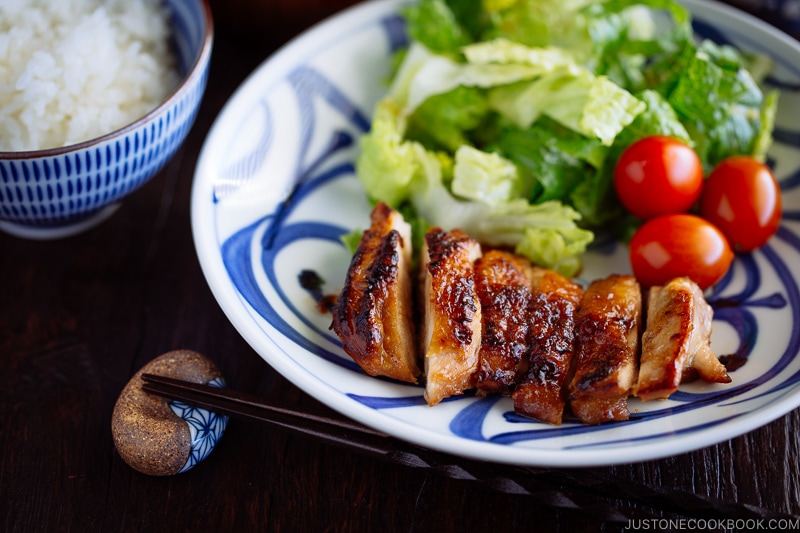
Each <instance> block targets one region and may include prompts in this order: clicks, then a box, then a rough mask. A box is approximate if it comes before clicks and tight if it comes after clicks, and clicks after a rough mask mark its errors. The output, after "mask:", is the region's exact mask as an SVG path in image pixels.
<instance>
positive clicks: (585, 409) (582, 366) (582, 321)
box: [569, 275, 642, 424]
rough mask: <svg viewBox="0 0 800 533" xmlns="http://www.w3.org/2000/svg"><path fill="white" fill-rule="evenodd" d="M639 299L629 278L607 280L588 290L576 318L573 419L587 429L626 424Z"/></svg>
mask: <svg viewBox="0 0 800 533" xmlns="http://www.w3.org/2000/svg"><path fill="white" fill-rule="evenodd" d="M641 310H642V295H641V290H640V288H639V283H638V282H637V281H636V279H635V278H634V277H633V276H626V275H611V276H609V277H607V278H604V279H600V280H596V281H593V282H592V283H590V284H589V286H588V287H587V288H586V292H585V293H584V295H583V298H582V299H581V303H580V307H579V308H578V312H577V314H576V317H575V338H576V349H575V361H574V369H575V373H574V376H573V377H572V381H571V382H570V386H569V395H570V396H569V403H570V407H571V409H572V412H573V414H574V415H575V416H576V417H577V418H578V419H579V420H580V421H581V422H583V423H585V424H599V423H602V422H609V421H613V420H627V419H628V418H629V416H630V412H629V411H628V396H629V394H630V393H631V391H632V389H633V387H634V386H635V385H636V378H637V373H638V356H639V330H640V327H641V314H642V313H641Z"/></svg>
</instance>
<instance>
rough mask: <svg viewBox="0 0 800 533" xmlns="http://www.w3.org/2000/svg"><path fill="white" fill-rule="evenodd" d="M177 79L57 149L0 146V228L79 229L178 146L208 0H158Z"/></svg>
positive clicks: (36, 234) (203, 63)
mask: <svg viewBox="0 0 800 533" xmlns="http://www.w3.org/2000/svg"><path fill="white" fill-rule="evenodd" d="M164 5H165V6H166V7H167V8H168V10H169V12H170V17H171V20H170V24H171V28H172V36H171V40H172V46H173V49H174V53H175V56H176V57H175V59H176V61H177V69H178V73H179V75H180V81H179V83H178V85H177V86H176V87H175V88H174V89H173V90H172V92H170V93H169V95H168V96H167V98H166V99H164V100H163V101H162V102H161V103H160V104H159V105H158V106H157V107H155V108H154V109H153V110H152V111H150V112H149V113H147V114H146V115H145V116H143V117H141V118H139V119H138V120H136V121H134V122H132V123H131V124H129V125H127V126H125V127H122V128H120V129H118V130H116V131H113V132H111V133H108V134H106V135H103V136H100V137H98V138H95V139H91V140H88V141H84V142H80V143H77V144H72V145H69V146H64V147H60V148H52V149H43V150H35V151H21V152H2V151H0V230H3V231H5V232H7V233H10V234H13V235H16V236H19V237H24V238H32V239H53V238H61V237H66V236H70V235H74V234H77V233H80V232H82V231H85V230H87V229H89V228H91V227H93V226H95V225H96V224H98V223H100V222H102V221H103V220H105V219H106V218H107V217H109V216H110V215H111V214H112V213H113V212H114V211H115V210H116V209H117V208H118V207H119V205H120V202H121V200H122V199H123V198H124V197H125V196H127V195H129V194H130V193H131V192H133V191H134V190H136V189H138V188H139V187H140V186H141V185H143V184H144V183H145V182H147V181H148V180H149V179H150V178H152V177H153V176H154V175H155V174H156V173H157V172H158V171H159V170H160V169H161V168H163V167H164V165H165V164H166V163H167V162H168V161H169V160H170V159H171V158H172V156H173V155H174V154H175V152H176V151H177V150H178V149H179V148H180V147H181V145H182V143H183V142H184V140H185V139H186V136H187V134H188V132H189V130H190V129H191V127H192V125H193V123H194V120H195V118H196V116H197V112H198V109H199V106H200V102H201V100H202V97H203V94H204V92H205V87H206V81H207V77H208V67H209V61H210V57H211V48H212V42H213V22H212V16H211V10H210V7H209V5H208V2H207V0H164Z"/></svg>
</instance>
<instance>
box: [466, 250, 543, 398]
mask: <svg viewBox="0 0 800 533" xmlns="http://www.w3.org/2000/svg"><path fill="white" fill-rule="evenodd" d="M531 268H532V267H531V264H530V262H528V260H527V259H525V258H523V257H520V256H517V255H514V254H511V253H508V252H504V251H502V250H490V251H488V252H486V253H485V254H484V255H483V256H482V257H481V258H480V259H478V260H477V261H475V284H476V286H477V290H478V298H479V299H480V303H481V316H482V329H481V345H480V351H479V353H478V369H477V371H476V372H475V374H474V375H473V376H472V379H473V383H474V386H475V387H476V388H477V389H478V394H489V393H503V394H506V393H508V392H510V390H511V388H512V387H513V386H514V385H515V384H516V383H517V381H518V375H519V373H520V370H523V371H524V369H525V367H526V366H527V351H528V329H529V320H528V316H527V308H528V302H529V301H530V296H531V291H530V280H529V278H528V274H527V273H528V271H529V270H530V269H531Z"/></svg>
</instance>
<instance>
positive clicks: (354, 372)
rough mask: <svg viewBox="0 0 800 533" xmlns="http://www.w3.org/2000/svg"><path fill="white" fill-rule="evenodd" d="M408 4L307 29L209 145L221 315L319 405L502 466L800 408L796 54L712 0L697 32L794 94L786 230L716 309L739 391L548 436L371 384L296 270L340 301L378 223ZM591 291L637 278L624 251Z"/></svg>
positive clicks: (619, 456)
mask: <svg viewBox="0 0 800 533" xmlns="http://www.w3.org/2000/svg"><path fill="white" fill-rule="evenodd" d="M402 4H403V2H400V1H397V0H384V1H376V2H367V3H364V4H361V5H358V6H356V7H354V8H351V9H349V10H347V11H345V12H343V13H341V14H340V15H338V16H336V17H334V18H332V19H329V20H327V21H325V22H323V23H322V24H320V25H318V26H316V27H314V28H312V29H311V30H310V31H308V32H306V33H304V34H303V35H301V36H300V37H298V38H297V39H295V40H294V41H292V42H291V43H289V44H288V45H287V46H286V47H284V48H283V49H281V50H280V51H279V52H278V53H276V54H275V55H274V56H273V57H271V58H269V60H267V61H266V62H265V63H264V64H263V65H262V66H261V67H259V68H258V69H257V70H256V71H255V72H254V73H253V74H252V75H251V77H250V78H249V79H248V80H247V81H246V82H245V83H244V84H243V85H242V87H241V88H240V89H239V90H238V91H237V92H236V94H235V95H234V96H233V97H232V98H231V100H230V101H229V102H228V104H227V105H226V106H225V108H224V109H223V111H222V113H221V114H220V116H219V117H218V119H217V120H216V122H215V124H214V126H213V128H212V130H211V131H210V133H209V135H208V138H207V139H206V142H205V146H204V148H203V151H202V154H201V157H200V160H199V162H198V166H197V172H196V176H195V183H194V189H193V192H192V227H193V232H194V239H195V243H196V247H197V253H198V256H199V259H200V263H201V265H202V268H203V271H204V273H205V276H206V278H207V280H208V283H209V285H210V287H211V289H212V291H213V293H214V295H215V297H216V298H217V300H218V302H219V304H220V305H221V307H222V309H223V310H224V312H225V313H226V315H227V316H228V318H229V319H230V320H231V322H232V323H233V324H234V326H235V327H236V328H237V329H238V331H239V332H240V333H241V334H242V336H243V337H244V338H245V339H246V340H247V342H248V343H250V345H251V346H252V347H253V348H254V349H255V350H256V351H257V352H258V353H259V354H260V355H261V356H262V357H263V358H264V360H265V361H267V362H268V363H269V364H270V365H271V366H272V367H274V368H275V369H276V370H277V371H279V372H280V373H281V374H283V375H284V376H286V378H288V379H289V380H290V381H292V382H293V383H295V384H296V385H297V386H299V387H300V388H301V389H303V390H304V391H306V392H307V393H308V394H310V395H312V396H313V397H315V398H317V399H318V400H320V401H322V402H324V403H326V404H327V405H329V406H331V407H333V408H334V409H336V410H338V411H340V412H342V413H344V414H345V415H347V416H349V417H352V418H354V419H356V420H358V421H360V422H363V423H364V424H366V425H368V426H372V427H374V428H377V429H379V430H381V431H384V432H386V433H388V434H391V435H394V436H396V437H399V438H401V439H405V440H408V441H411V442H414V443H416V444H419V445H422V446H426V447H429V448H434V449H438V450H443V451H446V452H450V453H453V454H458V455H463V456H468V457H473V458H479V459H485V460H488V461H495V462H501V463H516V464H525V465H542V466H593V465H608V464H615V463H629V462H635V461H642V460H648V459H655V458H660V457H665V456H671V455H675V454H678V453H681V452H686V451H689V450H693V449H697V448H701V447H704V446H709V445H711V444H714V443H717V442H720V441H724V440H727V439H730V438H732V437H735V436H738V435H741V434H743V433H745V432H747V431H750V430H752V429H755V428H757V427H759V426H762V425H764V424H766V423H768V422H770V421H772V420H774V419H776V418H778V417H780V416H782V415H784V414H785V413H787V412H789V411H790V410H792V409H794V408H796V407H797V406H798V405H800V357H796V356H797V354H798V352H800V326H798V324H799V323H800V320H799V319H800V291H799V290H798V280H799V279H800V221H799V219H800V190H799V189H800V187H798V184H800V129H799V128H798V126H797V124H798V120H797V119H798V118H800V92H799V89H798V86H800V45H798V43H797V42H795V41H793V40H792V39H790V38H789V37H787V36H785V35H783V34H779V33H778V32H777V31H775V30H773V29H771V28H770V27H768V26H767V25H765V24H762V23H760V22H758V21H756V20H755V19H753V18H751V17H749V16H745V15H743V14H740V13H739V12H735V11H733V10H731V9H728V8H725V7H720V6H719V5H716V4H714V3H712V2H701V1H696V0H692V1H688V0H687V1H686V5H687V6H688V7H689V8H690V9H691V10H692V12H693V13H694V14H695V20H696V23H697V24H696V30H697V31H698V33H699V34H701V35H704V36H709V37H713V38H714V39H715V40H722V41H726V42H731V43H734V44H736V45H737V46H739V47H740V48H742V49H747V50H757V51H761V52H765V53H768V54H770V55H772V56H773V57H774V58H775V59H776V61H777V68H776V71H775V73H774V75H773V76H772V78H771V82H772V84H773V85H775V86H778V87H780V88H781V89H782V97H781V104H780V112H779V114H778V129H777V132H776V142H775V145H774V148H773V150H772V151H771V154H770V157H771V158H772V160H773V162H774V163H775V167H774V168H775V170H776V174H777V176H778V178H779V179H780V180H781V181H782V186H783V192H784V204H785V207H784V221H783V224H782V225H781V228H780V229H779V231H778V234H777V235H776V236H775V237H774V238H773V239H772V240H771V241H770V242H769V243H768V244H767V245H766V246H765V247H764V248H763V249H762V250H760V251H758V252H756V253H753V254H752V255H749V256H741V257H738V258H737V259H736V261H735V263H734V267H733V268H732V271H731V274H730V275H729V276H728V277H727V278H726V279H725V281H724V282H723V283H722V284H721V285H720V286H719V288H718V290H717V292H716V293H715V294H714V295H713V297H712V298H711V301H712V302H713V304H714V306H715V309H716V318H715V321H714V336H713V339H712V345H713V346H712V347H713V348H714V350H715V351H716V352H717V353H719V354H726V353H733V352H738V353H739V355H740V356H741V357H744V358H746V362H745V364H744V365H743V366H742V367H741V368H739V369H737V370H736V371H734V372H732V374H731V375H732V378H733V383H732V384H729V385H707V384H700V383H693V384H689V385H686V386H682V387H681V389H680V391H679V392H677V393H676V394H674V395H673V396H672V398H671V399H670V400H668V401H664V402H650V403H641V402H639V401H637V400H631V409H632V416H631V420H630V421H628V422H623V423H613V424H606V425H600V426H585V425H580V424H577V423H571V422H567V423H565V424H564V425H563V426H561V427H553V426H548V425H545V424H541V423H538V422H535V421H532V420H529V419H525V418H522V417H520V416H517V415H515V414H514V413H513V405H512V402H511V401H510V400H509V399H508V398H500V397H489V398H483V399H479V398H477V397H475V396H473V395H465V396H462V397H459V398H457V399H454V400H452V401H445V402H443V403H441V404H439V405H437V406H435V407H428V406H427V405H426V404H425V402H424V400H423V399H422V389H421V387H417V386H411V385H403V384H398V383H393V382H390V381H387V380H382V379H377V378H371V377H368V376H366V375H365V374H363V373H362V372H361V371H360V370H359V369H358V368H357V367H356V365H355V364H354V363H353V361H352V360H350V359H349V358H348V357H347V356H346V355H345V354H344V352H343V351H342V350H341V345H340V343H339V341H338V339H337V338H336V337H335V336H334V335H333V334H332V332H330V331H329V325H330V315H329V314H326V313H322V312H320V311H318V310H317V306H316V302H315V298H314V296H313V295H312V294H311V293H309V292H308V291H307V290H305V289H303V288H302V287H301V285H300V283H299V280H298V278H299V275H300V273H301V272H302V271H304V270H310V271H313V272H315V273H317V274H318V275H319V276H321V277H322V279H323V280H324V281H325V285H324V287H323V292H324V293H326V294H332V293H336V292H338V291H339V289H340V288H341V285H342V282H343V280H344V275H345V271H346V269H347V266H348V263H349V259H350V257H349V255H348V253H347V252H346V250H345V248H344V247H343V246H342V245H341V244H340V243H339V240H338V238H339V236H340V235H341V234H342V233H344V232H347V231H350V230H351V229H353V228H364V227H365V226H366V224H367V223H368V214H369V205H368V203H367V200H366V198H365V196H364V192H363V189H362V188H361V186H360V184H359V182H358V181H357V179H356V177H355V176H354V174H353V160H354V157H355V154H356V140H357V138H358V137H359V135H361V134H362V133H363V132H364V131H365V130H366V129H367V128H368V126H369V117H370V114H371V112H372V109H373V106H374V104H375V102H376V101H377V99H378V98H379V97H380V96H381V95H382V94H383V91H384V90H385V85H384V83H385V80H386V78H387V75H388V69H389V60H388V59H389V57H390V54H391V53H392V51H393V50H394V49H396V48H397V47H398V46H400V45H402V44H404V43H405V39H406V37H405V34H404V32H403V25H402V24H401V22H400V19H399V18H398V17H397V15H396V12H397V9H398V7H399V6H401V5H402ZM586 265H587V270H586V272H585V276H586V277H587V278H592V277H600V276H603V275H606V274H608V273H610V272H611V271H617V272H622V271H628V268H629V267H628V265H627V259H626V251H625V250H624V248H623V246H619V245H617V246H615V247H614V249H613V250H605V251H604V253H599V252H598V253H593V254H592V255H591V256H590V257H589V258H587V261H586Z"/></svg>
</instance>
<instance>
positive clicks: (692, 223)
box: [630, 213, 733, 290]
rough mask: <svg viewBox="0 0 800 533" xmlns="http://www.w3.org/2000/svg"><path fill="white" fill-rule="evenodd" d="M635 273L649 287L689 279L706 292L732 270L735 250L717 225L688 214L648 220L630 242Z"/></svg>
mask: <svg viewBox="0 0 800 533" xmlns="http://www.w3.org/2000/svg"><path fill="white" fill-rule="evenodd" d="M630 261H631V267H632V268H633V274H634V275H635V276H636V279H638V280H639V283H641V284H642V285H644V286H646V287H651V286H653V285H663V284H665V283H667V282H668V281H669V280H671V279H673V278H676V277H679V276H688V277H689V278H691V279H692V280H694V282H695V283H697V285H699V286H700V288H701V289H703V290H705V289H707V288H708V287H710V286H712V285H713V284H715V283H716V282H718V281H719V280H720V279H722V276H724V275H725V273H726V272H727V271H728V268H730V265H731V261H733V250H731V247H730V245H728V241H727V239H726V238H725V236H724V235H723V234H722V232H721V231H720V230H718V229H717V228H716V227H715V226H714V225H713V224H711V223H710V222H708V221H707V220H704V219H702V218H700V217H698V216H695V215H690V214H688V213H674V214H670V215H662V216H660V217H656V218H653V219H651V220H648V221H647V222H645V223H644V224H642V226H641V227H640V228H639V229H638V230H637V231H636V233H634V235H633V238H632V239H631V242H630Z"/></svg>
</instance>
